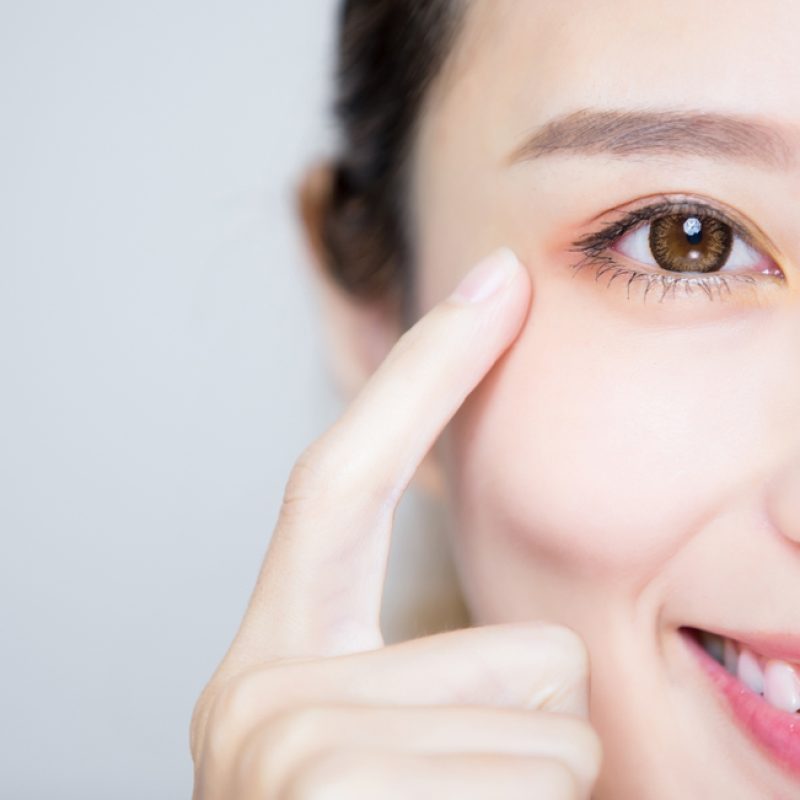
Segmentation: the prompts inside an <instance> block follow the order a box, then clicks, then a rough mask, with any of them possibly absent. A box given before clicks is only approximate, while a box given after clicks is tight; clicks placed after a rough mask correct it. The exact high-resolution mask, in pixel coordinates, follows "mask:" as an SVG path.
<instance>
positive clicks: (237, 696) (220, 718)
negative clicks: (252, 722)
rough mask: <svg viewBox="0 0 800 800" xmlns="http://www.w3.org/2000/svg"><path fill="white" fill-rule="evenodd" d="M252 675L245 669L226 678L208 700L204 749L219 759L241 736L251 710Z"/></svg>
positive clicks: (252, 693)
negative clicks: (243, 671)
mask: <svg viewBox="0 0 800 800" xmlns="http://www.w3.org/2000/svg"><path fill="white" fill-rule="evenodd" d="M255 681H256V676H255V674H254V673H252V672H245V673H242V674H240V675H236V676H234V677H233V678H229V679H228V680H227V681H226V682H225V683H223V684H222V685H221V686H220V687H219V688H218V689H217V691H216V694H215V695H214V697H213V698H212V700H211V701H210V706H209V710H208V715H207V722H206V730H205V743H204V745H205V750H206V752H207V753H208V755H209V756H210V757H211V758H214V759H215V760H220V759H222V757H223V756H224V754H226V753H228V752H229V751H230V749H231V747H232V744H233V743H234V742H235V741H236V740H238V738H239V737H240V736H241V732H242V731H243V730H244V729H245V728H246V723H247V720H248V719H249V717H250V716H251V713H252V708H253V706H254V697H255V691H256V690H255V686H254V684H255Z"/></svg>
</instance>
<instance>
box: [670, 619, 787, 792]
mask: <svg viewBox="0 0 800 800" xmlns="http://www.w3.org/2000/svg"><path fill="white" fill-rule="evenodd" d="M680 633H681V636H682V638H683V640H684V641H685V642H686V644H687V646H688V647H689V649H690V650H691V651H692V652H693V653H694V654H695V656H696V658H697V660H698V662H699V663H700V666H701V667H702V668H703V671H704V672H705V673H706V675H708V677H709V678H710V679H711V681H712V682H713V684H714V685H715V686H716V687H717V689H718V690H719V691H720V692H721V694H722V695H723V696H724V697H725V699H726V700H727V706H728V708H730V710H731V711H732V712H733V717H734V719H735V720H736V721H737V722H738V723H739V725H740V727H741V728H742V729H743V730H744V731H745V732H746V733H747V734H748V735H749V736H750V737H751V738H752V739H753V740H754V741H755V742H756V744H758V745H760V747H761V748H763V750H764V751H765V752H766V753H767V754H769V755H770V756H771V757H772V758H773V759H774V760H775V761H777V762H778V763H779V764H780V765H781V766H783V767H784V768H786V769H787V770H788V771H789V772H790V773H791V774H792V775H793V776H794V777H795V778H800V714H790V713H789V712H787V711H781V710H780V709H778V708H774V707H773V706H771V705H770V704H769V703H768V702H767V701H766V700H764V698H763V697H762V696H761V695H760V694H756V693H755V692H754V691H752V690H751V689H749V688H748V687H747V686H745V685H744V684H743V683H742V682H741V681H740V680H739V679H738V678H735V677H734V676H733V675H731V674H730V672H728V670H726V669H725V667H723V666H722V665H721V664H719V663H718V662H717V661H715V660H714V659H713V658H712V657H711V656H710V655H709V654H708V653H707V652H706V651H705V650H704V649H703V647H702V646H701V645H700V643H699V642H697V641H696V640H695V639H694V637H693V635H692V634H691V633H689V632H688V631H687V630H686V629H685V628H681V630H680Z"/></svg>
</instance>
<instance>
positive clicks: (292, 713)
mask: <svg viewBox="0 0 800 800" xmlns="http://www.w3.org/2000/svg"><path fill="white" fill-rule="evenodd" d="M322 724H324V713H323V712H322V711H321V710H320V709H317V708H314V707H299V708H287V709H281V710H279V711H276V712H274V713H272V714H270V715H269V716H267V717H266V719H265V720H263V721H262V723H261V724H260V725H259V727H258V728H256V729H255V730H254V731H253V732H252V733H251V734H250V735H249V736H248V738H247V739H246V740H245V742H244V744H243V746H242V748H241V750H240V751H239V753H238V754H237V759H236V761H237V763H236V768H235V769H236V774H237V777H238V781H239V785H242V786H258V787H259V788H261V789H262V790H264V791H267V790H269V795H268V796H270V797H272V796H275V794H277V793H278V792H279V790H278V789H277V788H276V787H279V786H280V785H281V783H282V781H283V776H284V775H285V773H286V772H287V769H288V768H289V765H291V763H292V762H294V761H297V760H298V759H301V758H302V757H303V754H304V753H307V752H309V751H313V748H314V742H315V739H316V738H317V737H318V736H319V732H320V731H321V730H323V728H321V727H320V726H321V725H322Z"/></svg>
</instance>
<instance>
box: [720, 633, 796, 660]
mask: <svg viewBox="0 0 800 800" xmlns="http://www.w3.org/2000/svg"><path fill="white" fill-rule="evenodd" d="M705 630H708V631H709V633H716V634H717V635H719V636H724V637H725V638H727V639H735V640H736V641H737V642H741V643H742V644H743V645H745V646H747V647H749V648H750V649H751V650H753V651H754V652H755V653H758V655H761V656H764V657H765V658H779V659H781V660H782V661H800V637H799V636H788V635H786V634H783V633H737V632H736V631H725V630H719V629H717V630H711V629H710V628H707V629H705Z"/></svg>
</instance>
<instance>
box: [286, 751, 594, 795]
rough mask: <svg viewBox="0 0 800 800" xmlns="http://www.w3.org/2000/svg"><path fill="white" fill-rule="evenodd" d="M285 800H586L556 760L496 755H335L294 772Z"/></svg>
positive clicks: (315, 760) (386, 753) (349, 753)
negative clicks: (415, 799)
mask: <svg viewBox="0 0 800 800" xmlns="http://www.w3.org/2000/svg"><path fill="white" fill-rule="evenodd" d="M285 796H287V797H319V798H339V797H346V798H348V800H366V799H367V798H369V800H373V798H375V797H381V798H385V799H386V800H395V799H396V800H407V798H409V797H458V798H460V800H496V798H503V800H530V798H532V797H536V798H542V800H545V798H546V800H587V798H588V797H589V794H588V792H587V791H586V790H585V789H584V787H582V786H581V785H580V783H579V781H578V779H577V778H576V776H575V775H574V774H573V773H572V772H570V770H569V768H568V767H567V766H566V765H565V764H564V763H563V762H562V761H559V760H558V759H551V758H545V757H539V756H514V755H503V754H497V753H468V754H461V753H449V754H435V755H416V754H410V753H397V752H382V753H376V752H374V751H371V750H359V749H347V750H334V751H331V752H329V753H327V754H325V755H322V756H317V757H314V758H312V759H310V760H309V761H308V762H307V763H305V764H303V765H301V766H300V767H298V769H297V770H296V771H295V773H294V774H293V775H292V776H291V777H290V779H289V780H288V782H287V784H286V789H285Z"/></svg>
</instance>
